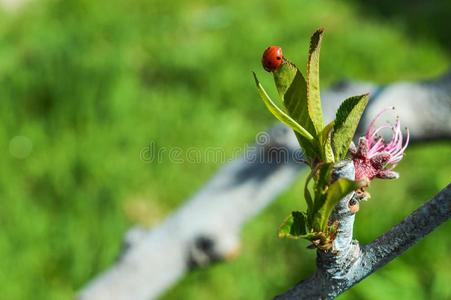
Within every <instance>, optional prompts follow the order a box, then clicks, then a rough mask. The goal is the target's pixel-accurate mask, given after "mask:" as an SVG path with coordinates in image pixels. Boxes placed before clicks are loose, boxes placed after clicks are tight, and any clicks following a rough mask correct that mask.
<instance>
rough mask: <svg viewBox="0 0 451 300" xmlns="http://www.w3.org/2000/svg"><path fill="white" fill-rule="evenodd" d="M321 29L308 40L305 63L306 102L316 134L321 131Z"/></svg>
mask: <svg viewBox="0 0 451 300" xmlns="http://www.w3.org/2000/svg"><path fill="white" fill-rule="evenodd" d="M323 31H324V30H323V29H322V28H321V29H318V30H317V31H316V32H315V33H314V34H313V35H312V38H311V40H310V50H309V58H308V62H307V102H308V112H309V115H310V118H311V119H312V121H313V125H314V126H315V129H316V133H318V134H319V133H320V132H321V130H322V129H323V126H324V124H323V112H322V109H321V98H320V91H319V89H320V86H319V54H320V48H321V40H322V36H323Z"/></svg>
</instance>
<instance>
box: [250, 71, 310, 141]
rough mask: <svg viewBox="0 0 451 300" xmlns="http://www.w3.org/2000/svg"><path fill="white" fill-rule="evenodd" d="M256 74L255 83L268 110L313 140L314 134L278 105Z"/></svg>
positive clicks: (303, 135) (307, 138)
mask: <svg viewBox="0 0 451 300" xmlns="http://www.w3.org/2000/svg"><path fill="white" fill-rule="evenodd" d="M253 74H254V78H255V83H256V85H257V89H258V92H259V94H260V97H261V98H262V100H263V102H264V103H265V105H266V107H267V108H268V110H269V111H270V112H271V113H272V114H273V115H274V116H275V117H276V118H277V119H279V120H280V121H281V122H283V123H285V124H286V125H287V126H289V127H291V128H292V129H293V130H295V131H296V132H298V133H299V134H300V135H301V136H302V137H304V138H305V139H306V140H307V141H309V142H312V141H313V136H312V135H311V134H310V133H309V132H308V131H307V130H305V128H304V127H302V126H301V125H299V123H297V122H296V121H295V120H293V118H291V117H290V116H289V115H288V114H287V113H286V112H284V111H283V110H282V109H281V108H280V107H278V106H277V105H276V104H275V103H274V101H272V100H271V98H270V97H269V96H268V93H266V91H265V90H264V89H263V86H262V85H261V84H260V82H259V81H258V79H257V75H255V73H253Z"/></svg>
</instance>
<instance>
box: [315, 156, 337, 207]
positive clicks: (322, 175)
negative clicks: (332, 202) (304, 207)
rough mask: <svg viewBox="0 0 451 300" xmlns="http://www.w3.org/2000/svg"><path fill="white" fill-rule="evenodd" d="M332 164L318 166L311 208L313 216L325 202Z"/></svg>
mask: <svg viewBox="0 0 451 300" xmlns="http://www.w3.org/2000/svg"><path fill="white" fill-rule="evenodd" d="M332 169H333V164H332V163H324V164H322V165H321V166H319V169H318V171H317V176H316V178H315V203H314V208H313V214H315V213H316V212H318V210H319V209H320V208H321V207H322V206H323V204H324V202H325V201H326V195H325V194H326V191H327V186H328V185H329V180H330V176H331V173H332Z"/></svg>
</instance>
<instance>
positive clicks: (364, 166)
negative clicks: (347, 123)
mask: <svg viewBox="0 0 451 300" xmlns="http://www.w3.org/2000/svg"><path fill="white" fill-rule="evenodd" d="M389 109H394V107H393V108H391V107H389V108H386V109H384V110H382V111H381V112H380V113H378V114H377V115H376V117H375V118H374V120H373V121H371V123H370V125H369V127H368V131H367V132H366V134H365V136H364V137H361V138H360V139H359V144H358V146H357V147H356V146H355V145H354V144H352V145H351V149H350V152H351V155H352V160H353V162H354V167H355V177H356V180H372V179H373V178H374V177H377V178H382V179H396V178H398V177H399V174H398V173H396V172H395V171H393V169H394V168H395V167H396V165H397V164H398V163H399V162H400V161H401V159H402V158H403V156H404V151H405V150H406V148H407V144H408V143H409V130H408V129H407V128H406V131H407V135H406V138H405V142H404V143H403V135H402V130H401V124H400V121H399V118H397V119H396V123H395V124H385V125H382V126H380V127H377V128H376V126H375V125H376V121H377V120H378V119H379V117H380V116H381V115H382V114H383V113H384V112H386V111H387V110H389ZM387 128H388V129H391V130H392V136H391V139H390V141H389V142H388V143H386V142H385V141H384V139H383V137H382V136H380V135H379V133H380V132H381V131H382V130H384V129H387Z"/></svg>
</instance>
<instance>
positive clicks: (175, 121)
mask: <svg viewBox="0 0 451 300" xmlns="http://www.w3.org/2000/svg"><path fill="white" fill-rule="evenodd" d="M353 5H354V4H353V3H352V2H349V3H341V2H335V1H325V0H320V1H315V2H312V1H306V0H305V1H287V2H284V3H283V4H281V3H279V2H274V1H273V2H271V3H267V4H262V3H260V2H258V1H227V2H222V3H220V2H215V1H150V2H149V1H120V2H113V3H112V2H110V1H106V0H100V1H87V0H85V1H75V0H68V1H56V0H53V1H36V3H35V2H33V1H32V2H31V4H30V5H29V6H27V7H25V9H23V10H21V11H18V12H16V13H14V14H6V13H2V12H0V145H1V146H2V149H3V151H4V155H2V156H1V158H0V199H1V200H0V222H1V226H0V257H2V259H1V260H0V288H1V291H2V292H1V297H0V298H2V299H70V298H72V297H73V295H74V293H75V291H76V290H77V289H79V288H80V287H81V286H82V285H83V284H84V283H86V282H87V281H88V280H89V279H90V278H92V277H93V276H94V275H95V274H97V273H98V272H100V271H101V270H103V269H104V268H106V267H107V266H108V265H110V264H111V263H112V262H113V261H114V260H115V258H116V256H117V254H118V253H119V247H120V243H121V239H122V236H123V234H124V232H125V231H126V230H127V228H128V227H130V226H131V225H132V224H135V223H142V224H146V225H149V224H157V223H158V222H159V221H160V220H162V219H163V218H164V217H165V216H167V215H168V214H170V213H171V211H172V210H173V209H175V208H176V207H177V206H178V205H180V204H181V203H182V202H183V201H184V200H185V199H186V198H187V197H189V196H190V195H191V194H192V193H194V192H195V191H196V190H197V189H198V188H199V187H200V186H202V184H203V183H204V182H205V181H206V180H207V179H208V178H209V176H211V175H212V174H213V173H214V172H215V170H216V169H217V168H218V167H219V166H220V163H215V162H211V161H210V162H208V163H203V164H173V163H171V162H170V161H169V159H168V158H167V157H163V160H162V161H161V163H149V162H144V161H142V160H141V159H140V152H141V151H142V149H143V148H145V147H146V146H147V145H148V144H149V143H150V142H152V141H153V142H155V143H156V144H157V145H158V146H160V147H181V148H182V149H187V148H189V147H198V148H201V149H204V148H206V147H223V148H224V149H225V153H226V154H227V156H228V157H231V156H232V154H233V151H234V149H235V148H237V147H242V146H243V145H245V144H246V143H248V142H250V141H251V140H252V139H253V138H254V137H255V134H256V132H258V131H259V130H261V129H262V128H265V127H267V126H269V125H270V124H271V123H272V122H274V120H273V118H272V117H271V115H270V114H269V113H268V112H267V111H266V109H265V107H264V105H263V104H262V103H261V102H260V100H259V99H258V95H257V93H256V90H255V87H254V84H253V81H252V80H253V79H252V75H251V71H257V73H258V74H259V78H260V79H261V80H262V83H263V84H264V85H265V86H271V85H272V84H271V78H270V76H268V75H266V74H265V73H264V72H263V70H262V68H261V66H260V55H261V51H262V50H263V49H264V48H265V47H266V46H267V45H269V44H278V45H281V46H282V47H283V49H284V53H285V55H287V56H288V57H290V59H291V60H293V61H295V62H298V64H299V65H300V66H303V65H304V62H305V61H306V53H307V47H308V37H309V36H310V34H311V33H312V32H313V30H314V29H316V28H317V27H319V26H323V27H325V28H326V36H325V40H324V43H323V48H322V60H321V72H322V78H321V79H322V86H323V87H327V85H329V84H331V83H333V82H334V81H336V80H338V79H341V78H343V77H348V78H356V79H364V80H371V81H376V82H380V83H387V82H391V81H395V80H414V79H421V78H428V77H430V76H434V75H437V74H440V73H441V72H443V71H444V70H446V68H447V66H448V56H447V50H446V49H443V48H442V47H441V46H440V43H438V42H435V41H434V40H433V39H412V38H410V37H409V36H408V35H407V34H406V32H405V31H404V30H403V26H401V25H402V24H401V25H399V24H397V23H392V22H384V21H383V20H380V19H375V18H373V17H372V16H371V15H365V14H363V13H362V11H361V10H360V9H358V8H356V7H354V6H353ZM265 75H266V76H265ZM271 91H272V92H274V89H272V90H271ZM15 136H26V137H28V138H29V139H30V140H31V141H32V145H33V149H32V152H31V154H30V155H29V156H28V157H27V158H26V159H17V158H16V157H14V156H13V155H12V154H10V151H9V147H10V141H11V140H12V139H13V138H14V137H15ZM450 155H451V147H450V145H449V144H446V143H442V144H435V145H432V144H431V145H417V146H412V147H410V149H408V156H407V157H406V159H405V160H404V161H403V162H402V163H401V166H400V168H399V171H400V173H401V179H400V180H398V181H395V182H379V183H375V184H374V185H373V186H372V192H373V199H371V200H370V201H369V202H368V203H367V204H364V205H363V207H362V208H361V212H360V213H359V215H358V217H357V228H356V236H357V238H359V239H360V240H361V241H363V242H367V241H370V240H372V239H373V238H374V237H376V236H377V235H378V234H380V233H382V232H383V231H385V230H387V229H389V228H390V227H391V226H392V225H393V224H395V223H396V222H398V221H399V220H401V219H402V217H403V216H405V215H406V214H408V213H409V212H410V211H411V210H413V209H414V208H415V207H418V206H419V205H420V204H421V203H422V202H423V201H425V200H426V199H427V198H428V197H430V196H432V195H433V194H434V193H436V192H437V191H438V190H439V189H440V188H442V187H443V186H444V185H446V184H447V181H448V180H449V174H450V173H451V164H450V161H449V159H446V158H447V157H450ZM193 174H196V176H193ZM300 180H301V179H300ZM168 183H171V184H170V185H169V184H168ZM301 187H302V182H299V183H298V184H296V185H295V186H293V187H292V188H290V189H289V190H288V191H287V192H286V193H284V194H283V195H282V196H280V197H279V199H277V200H276V201H275V202H274V203H273V204H272V205H271V206H270V207H269V208H268V209H266V210H265V211H264V212H263V213H262V214H261V215H259V216H258V217H256V218H255V219H253V220H252V221H251V222H250V223H249V224H248V225H247V226H246V228H245V230H244V233H243V245H242V254H241V256H239V257H238V258H237V259H236V260H234V261H232V262H229V263H224V264H218V265H215V266H213V267H211V268H208V269H205V270H198V271H196V272H193V274H190V275H189V276H187V277H186V278H185V279H184V280H182V281H181V282H180V284H178V285H177V286H175V287H174V288H172V289H171V290H169V291H168V292H167V294H165V295H163V296H162V298H163V299H180V298H183V299H211V298H212V297H213V296H214V297H215V298H216V299H262V298H269V297H271V296H272V295H274V294H275V293H277V292H280V291H282V290H284V289H286V288H287V287H288V286H290V285H292V284H293V283H295V282H296V281H297V280H299V279H301V278H302V277H304V276H305V275H306V274H308V273H310V272H311V271H312V270H313V267H314V253H313V252H312V251H307V250H306V249H305V247H306V243H305V242H302V241H286V240H278V239H277V238H276V237H275V232H276V230H277V227H278V225H279V224H280V222H281V221H282V220H283V218H284V217H285V216H286V215H287V214H288V213H289V212H290V211H291V210H292V209H294V208H298V207H302V205H303V200H302V199H301V197H299V195H300V194H302V193H301ZM447 230H448V231H449V230H450V227H449V224H448V225H445V226H443V227H442V228H440V229H439V230H438V231H437V232H435V233H433V234H432V235H430V236H428V237H427V238H426V239H425V240H424V241H423V242H421V243H420V244H418V245H417V246H415V247H414V248H413V249H412V250H411V251H409V252H408V253H407V254H406V255H404V256H402V257H401V258H400V259H398V260H396V261H395V262H393V263H392V264H390V265H388V266H387V267H386V268H384V269H383V270H381V271H380V272H378V273H376V274H375V275H373V276H371V277H370V278H368V279H367V280H365V281H364V282H362V283H361V284H359V285H358V286H356V287H355V288H354V289H352V290H351V291H350V292H348V293H346V294H345V295H344V296H343V297H342V299H346V298H347V299H414V298H416V299H422V298H425V299H445V298H449V297H451V290H450V287H449V284H447V283H448V282H450V279H451V278H450V275H449V272H447V270H449V268H450V267H451V260H450V259H449V258H448V255H447V253H445V251H446V250H447V249H449V247H450V239H449V237H448V235H447Z"/></svg>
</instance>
